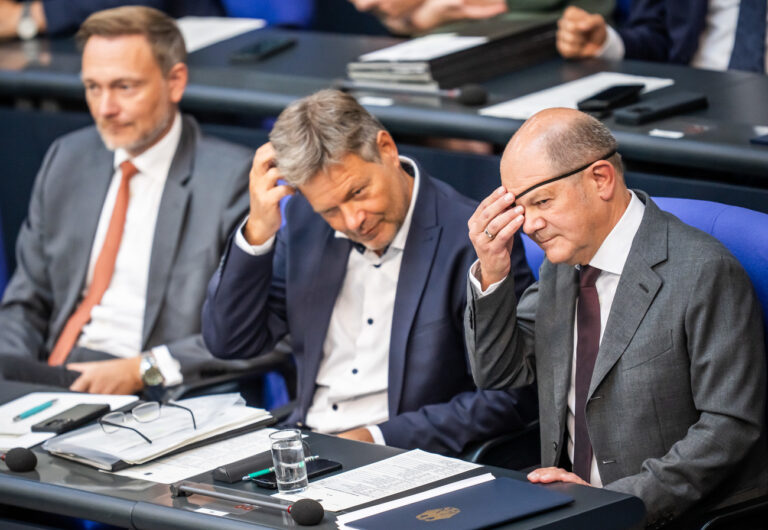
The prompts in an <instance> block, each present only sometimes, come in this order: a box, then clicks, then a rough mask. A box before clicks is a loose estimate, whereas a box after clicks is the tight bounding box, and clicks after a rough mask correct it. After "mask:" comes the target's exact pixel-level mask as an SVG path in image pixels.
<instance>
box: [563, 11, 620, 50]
mask: <svg viewBox="0 0 768 530" xmlns="http://www.w3.org/2000/svg"><path fill="white" fill-rule="evenodd" d="M607 37H608V33H607V31H606V25H605V19H604V18H603V16H602V15H597V14H594V15H593V14H590V13H587V12H586V11H584V10H583V9H581V8H578V7H575V6H569V7H568V8H566V10H565V11H564V12H563V16H562V17H560V20H558V21H557V51H559V52H560V55H562V56H563V57H566V58H585V57H594V56H596V55H597V53H598V52H599V51H600V48H601V47H602V46H603V44H604V43H605V39H606V38H607Z"/></svg>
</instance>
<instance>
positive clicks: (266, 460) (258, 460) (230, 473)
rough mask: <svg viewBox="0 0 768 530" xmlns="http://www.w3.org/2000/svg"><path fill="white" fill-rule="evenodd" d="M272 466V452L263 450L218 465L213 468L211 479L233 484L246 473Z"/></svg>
mask: <svg viewBox="0 0 768 530" xmlns="http://www.w3.org/2000/svg"><path fill="white" fill-rule="evenodd" d="M268 467H272V453H271V452H270V451H265V452H263V453H258V454H255V455H253V456H249V457H248V458H243V459H242V460H238V461H237V462H232V463H231V464H227V465H225V466H219V467H217V468H216V469H214V470H213V480H218V481H220V482H226V483H227V484H233V483H235V482H240V480H241V479H242V478H243V477H244V476H245V475H247V474H248V473H253V472H254V471H259V470H260V469H266V468H268Z"/></svg>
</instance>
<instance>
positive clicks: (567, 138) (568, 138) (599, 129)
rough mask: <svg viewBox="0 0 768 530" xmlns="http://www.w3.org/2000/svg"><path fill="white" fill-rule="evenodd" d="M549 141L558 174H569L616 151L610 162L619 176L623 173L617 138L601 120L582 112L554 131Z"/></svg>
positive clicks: (550, 156) (548, 153) (548, 146)
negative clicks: (578, 166) (576, 168)
mask: <svg viewBox="0 0 768 530" xmlns="http://www.w3.org/2000/svg"><path fill="white" fill-rule="evenodd" d="M547 140H548V141H547V156H548V157H549V160H550V163H551V164H552V166H553V167H554V170H555V171H568V170H570V169H573V167H574V166H577V165H580V164H582V163H583V164H586V163H588V162H593V161H595V160H597V159H598V157H601V156H605V155H607V154H608V153H610V152H614V154H613V155H612V156H610V157H608V158H607V160H608V162H610V163H611V165H612V166H613V167H614V168H615V169H616V171H617V172H618V174H619V175H623V174H624V168H623V164H622V161H621V155H620V154H619V153H618V152H617V149H618V146H619V144H618V142H617V141H616V138H614V137H613V135H612V134H611V131H609V130H608V127H606V126H605V125H603V123H602V122H600V120H597V119H595V118H593V117H592V116H590V115H588V114H584V113H582V114H581V116H578V117H577V118H576V119H574V120H573V121H571V122H569V123H565V124H563V126H562V127H557V128H555V129H554V130H553V131H552V135H551V137H550V138H548V139H547Z"/></svg>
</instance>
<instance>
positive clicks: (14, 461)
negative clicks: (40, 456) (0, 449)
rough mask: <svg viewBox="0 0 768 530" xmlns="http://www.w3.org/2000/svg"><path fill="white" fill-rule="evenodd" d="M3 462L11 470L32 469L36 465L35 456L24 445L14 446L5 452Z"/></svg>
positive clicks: (22, 470)
mask: <svg viewBox="0 0 768 530" xmlns="http://www.w3.org/2000/svg"><path fill="white" fill-rule="evenodd" d="M5 464H6V465H7V466H8V469H10V470H11V471H17V472H24V471H32V470H33V469H35V467H36V466H37V457H36V456H35V453H33V452H32V451H30V450H29V449H27V448H25V447H14V448H13V449H11V450H10V451H8V452H7V453H5Z"/></svg>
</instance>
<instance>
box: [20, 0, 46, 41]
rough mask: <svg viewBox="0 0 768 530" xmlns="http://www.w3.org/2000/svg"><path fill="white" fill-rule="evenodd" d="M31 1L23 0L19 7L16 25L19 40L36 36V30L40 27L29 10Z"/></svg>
mask: <svg viewBox="0 0 768 530" xmlns="http://www.w3.org/2000/svg"><path fill="white" fill-rule="evenodd" d="M31 6H32V2H24V4H23V6H22V8H21V18H20V19H19V23H18V24H17V25H16V34H17V35H18V36H19V38H20V39H21V40H32V39H34V38H35V37H37V32H38V31H39V30H40V28H39V27H38V26H37V21H36V20H35V18H34V17H33V16H32V11H31Z"/></svg>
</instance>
